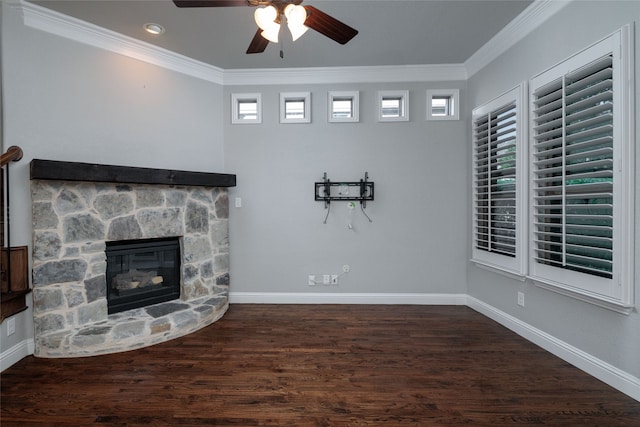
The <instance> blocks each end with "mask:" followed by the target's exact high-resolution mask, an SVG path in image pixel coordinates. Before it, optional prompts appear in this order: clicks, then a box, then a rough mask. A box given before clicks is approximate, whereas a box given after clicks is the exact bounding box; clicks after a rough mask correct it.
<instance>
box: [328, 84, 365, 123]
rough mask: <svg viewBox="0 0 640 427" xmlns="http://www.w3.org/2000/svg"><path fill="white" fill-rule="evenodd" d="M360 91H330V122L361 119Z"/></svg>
mask: <svg viewBox="0 0 640 427" xmlns="http://www.w3.org/2000/svg"><path fill="white" fill-rule="evenodd" d="M358 94H359V93H358V91H355V92H329V100H328V105H329V115H328V117H329V122H357V121H358V120H359V108H360V107H359V104H358Z"/></svg>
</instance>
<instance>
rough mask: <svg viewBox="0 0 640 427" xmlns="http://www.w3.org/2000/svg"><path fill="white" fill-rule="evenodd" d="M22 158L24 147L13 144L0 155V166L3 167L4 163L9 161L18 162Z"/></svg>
mask: <svg viewBox="0 0 640 427" xmlns="http://www.w3.org/2000/svg"><path fill="white" fill-rule="evenodd" d="M21 159H22V148H20V147H18V146H17V145H13V146H11V147H9V148H7V151H6V152H5V153H4V154H3V155H2V156H0V168H3V167H4V165H6V164H8V163H9V162H17V161H19V160H21Z"/></svg>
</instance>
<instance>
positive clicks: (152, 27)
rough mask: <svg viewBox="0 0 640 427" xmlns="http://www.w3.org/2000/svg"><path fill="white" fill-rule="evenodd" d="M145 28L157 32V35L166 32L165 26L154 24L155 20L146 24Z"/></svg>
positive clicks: (147, 30)
mask: <svg viewBox="0 0 640 427" xmlns="http://www.w3.org/2000/svg"><path fill="white" fill-rule="evenodd" d="M144 29H145V31H146V32H148V33H151V34H155V35H158V34H162V33H164V27H163V26H162V25H160V24H154V23H153V22H150V23H148V24H144Z"/></svg>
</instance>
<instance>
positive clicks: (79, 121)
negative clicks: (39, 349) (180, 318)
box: [0, 2, 224, 352]
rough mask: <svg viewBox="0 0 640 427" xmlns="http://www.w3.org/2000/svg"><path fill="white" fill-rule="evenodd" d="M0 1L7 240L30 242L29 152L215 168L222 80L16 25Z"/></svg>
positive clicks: (25, 332) (21, 326)
mask: <svg viewBox="0 0 640 427" xmlns="http://www.w3.org/2000/svg"><path fill="white" fill-rule="evenodd" d="M2 6H3V16H2V53H3V70H2V78H3V90H4V94H3V95H4V119H5V121H4V125H5V126H4V139H3V149H2V151H3V152H4V150H5V149H6V148H7V147H9V146H11V145H18V146H20V147H22V149H23V150H24V158H23V159H22V160H21V161H20V162H18V163H15V164H14V165H12V166H11V184H12V188H11V210H12V215H11V228H12V245H15V246H19V245H30V244H31V198H30V194H29V162H30V161H31V160H32V159H34V158H39V159H51V160H66V161H77V162H88V163H105V164H118V165H130V166H144V167H157V168H171V169H185V170H195V171H209V172H223V169H224V156H223V146H222V111H221V110H222V104H221V102H220V99H221V97H222V88H221V86H219V85H215V84H212V83H208V82H205V81H203V80H199V79H195V78H190V77H186V76H184V75H182V74H178V73H174V72H171V71H168V70H165V69H162V68H160V67H156V66H153V65H149V64H147V63H143V62H140V61H136V60H133V59H130V58H126V57H124V56H121V55H117V54H113V53H109V52H106V51H103V50H100V49H96V48H94V47H89V46H86V45H83V44H80V43H76V42H73V41H70V40H67V39H63V38H60V37H57V36H52V35H50V34H47V33H44V32H41V31H36V30H33V29H30V28H26V27H24V26H23V24H22V19H21V17H20V16H19V15H18V13H17V12H16V11H15V10H14V9H13V8H11V7H4V6H5V4H4V2H3V3H2ZM31 316H32V314H31V310H29V311H27V312H25V313H22V314H20V315H19V317H17V318H16V327H17V331H16V334H14V335H12V336H10V337H7V336H6V328H5V327H4V324H3V327H2V328H0V329H1V330H2V332H1V334H2V335H0V339H1V340H2V342H1V343H0V352H2V351H5V350H7V349H8V348H11V347H12V346H13V345H15V344H16V343H20V342H21V341H23V340H25V339H28V338H31V337H32V336H33V330H32V329H33V326H32V321H31Z"/></svg>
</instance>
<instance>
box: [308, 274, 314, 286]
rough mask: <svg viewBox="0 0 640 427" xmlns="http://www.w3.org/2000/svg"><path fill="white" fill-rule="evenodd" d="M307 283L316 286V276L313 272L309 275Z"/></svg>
mask: <svg viewBox="0 0 640 427" xmlns="http://www.w3.org/2000/svg"><path fill="white" fill-rule="evenodd" d="M307 285H309V286H315V285H316V276H314V275H313V274H310V275H309V277H308V278H307Z"/></svg>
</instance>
